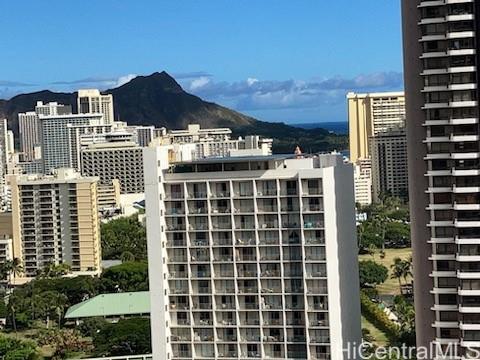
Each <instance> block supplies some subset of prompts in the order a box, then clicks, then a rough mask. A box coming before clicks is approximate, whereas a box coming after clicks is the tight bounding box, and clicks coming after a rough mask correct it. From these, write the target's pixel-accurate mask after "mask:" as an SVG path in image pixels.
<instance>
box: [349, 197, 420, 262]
mask: <svg viewBox="0 0 480 360" xmlns="http://www.w3.org/2000/svg"><path fill="white" fill-rule="evenodd" d="M359 211H361V212H365V213H366V214H367V220H366V221H364V222H362V223H361V224H360V225H359V226H358V228H357V231H358V241H359V247H360V253H363V254H366V253H372V252H374V251H375V250H376V249H382V251H384V250H385V249H386V248H406V247H409V246H410V226H409V213H408V207H407V205H405V204H403V203H402V201H401V200H400V199H398V198H395V197H383V198H382V202H380V203H376V204H372V205H370V206H366V207H359Z"/></svg>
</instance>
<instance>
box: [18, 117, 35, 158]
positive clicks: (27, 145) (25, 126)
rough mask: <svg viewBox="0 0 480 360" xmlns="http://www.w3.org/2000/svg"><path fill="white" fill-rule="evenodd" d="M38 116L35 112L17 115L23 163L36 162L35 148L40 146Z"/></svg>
mask: <svg viewBox="0 0 480 360" xmlns="http://www.w3.org/2000/svg"><path fill="white" fill-rule="evenodd" d="M38 125H39V123H38V115H37V113H36V112H35V111H29V112H26V113H20V114H18V127H19V135H20V153H21V156H22V160H23V161H33V160H38V159H36V156H35V147H36V146H38V145H40V136H39V132H38V129H39V126H38Z"/></svg>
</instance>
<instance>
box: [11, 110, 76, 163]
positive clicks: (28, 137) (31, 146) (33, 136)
mask: <svg viewBox="0 0 480 360" xmlns="http://www.w3.org/2000/svg"><path fill="white" fill-rule="evenodd" d="M71 113H72V107H71V106H70V105H62V104H58V103H56V102H49V103H47V104H44V103H43V102H42V101H37V105H36V106H35V111H28V112H25V113H19V114H18V127H19V137H20V155H21V160H22V161H23V162H31V161H34V160H39V159H40V157H41V152H40V142H41V141H40V123H39V119H38V118H39V116H58V115H70V114H71Z"/></svg>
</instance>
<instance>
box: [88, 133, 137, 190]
mask: <svg viewBox="0 0 480 360" xmlns="http://www.w3.org/2000/svg"><path fill="white" fill-rule="evenodd" d="M80 158H81V169H82V171H81V172H82V174H83V175H85V176H97V177H99V178H100V181H101V182H111V181H112V180H114V179H118V181H119V182H120V192H121V194H138V193H143V192H144V191H145V186H144V179H143V155H142V148H141V147H140V146H138V145H137V144H136V143H134V142H125V141H121V142H105V143H98V144H91V145H88V146H87V147H86V148H84V149H82V150H81V152H80Z"/></svg>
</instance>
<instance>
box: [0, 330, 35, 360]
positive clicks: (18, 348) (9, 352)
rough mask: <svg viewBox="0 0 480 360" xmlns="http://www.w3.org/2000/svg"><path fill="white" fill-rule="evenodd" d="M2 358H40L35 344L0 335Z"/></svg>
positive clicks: (20, 359)
mask: <svg viewBox="0 0 480 360" xmlns="http://www.w3.org/2000/svg"><path fill="white" fill-rule="evenodd" d="M0 357H1V358H2V359H5V360H34V359H37V358H38V357H39V356H38V349H37V347H36V345H35V344H34V343H33V342H30V341H23V340H17V339H12V338H10V337H7V336H5V335H2V334H0Z"/></svg>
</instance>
